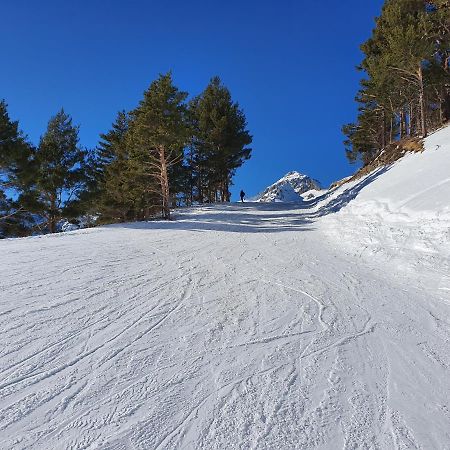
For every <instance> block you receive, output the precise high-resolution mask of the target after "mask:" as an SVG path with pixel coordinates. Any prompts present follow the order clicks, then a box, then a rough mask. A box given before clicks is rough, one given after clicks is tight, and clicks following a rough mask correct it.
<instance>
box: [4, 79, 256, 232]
mask: <svg viewBox="0 0 450 450" xmlns="http://www.w3.org/2000/svg"><path fill="white" fill-rule="evenodd" d="M251 142H252V136H251V135H250V133H249V131H248V129H247V121H246V118H245V115H244V112H243V111H242V109H241V108H240V107H239V104H238V103H237V102H235V101H233V99H232V97H231V94H230V91H229V90H228V88H227V87H226V86H224V85H223V83H222V82H221V80H220V79H219V78H218V77H214V78H212V79H211V81H210V83H209V84H208V86H207V87H206V89H205V90H204V91H203V92H202V93H201V94H200V95H198V96H196V97H194V98H191V99H188V93H187V92H183V91H181V90H179V89H178V88H177V87H176V86H175V85H174V83H173V79H172V75H171V73H167V74H163V75H160V76H159V77H158V78H157V79H156V80H155V81H153V82H152V83H151V84H150V86H149V88H148V89H147V90H146V91H145V92H144V95H143V98H142V99H141V101H140V102H139V104H138V105H137V106H136V108H134V109H133V110H131V111H120V112H118V114H117V117H116V119H115V121H114V123H113V124H112V127H111V129H110V130H109V131H108V132H106V133H103V134H101V135H100V142H99V144H98V145H97V147H96V148H95V149H91V150H87V149H84V148H82V147H81V146H80V143H79V126H77V125H75V124H74V123H73V120H72V118H71V116H70V115H69V114H67V113H66V112H65V111H64V110H63V109H62V110H61V111H59V112H58V113H57V114H56V115H55V116H54V117H52V118H51V119H50V120H49V122H48V126H47V129H46V131H45V132H44V134H43V135H42V136H41V138H40V141H39V144H38V145H37V146H34V145H33V144H32V143H31V142H30V141H29V139H28V138H27V136H26V135H25V134H24V133H23V132H22V131H21V130H20V128H19V124H18V122H17V121H13V120H12V119H11V118H10V117H9V114H8V109H7V104H6V102H5V101H1V102H0V237H7V236H26V235H29V234H32V233H45V232H55V231H57V229H58V223H59V222H60V220H61V219H62V218H66V219H73V220H75V219H76V218H79V217H81V216H86V217H94V218H95V221H96V223H113V222H121V221H133V220H146V219H149V218H151V217H155V216H160V217H162V218H164V219H170V218H171V209H172V208H174V207H176V206H181V205H192V204H194V203H212V202H218V201H220V202H228V201H230V191H229V190H230V186H231V185H232V179H233V176H234V174H235V172H236V170H237V169H238V168H239V167H240V166H242V164H243V163H244V162H245V161H246V160H248V159H249V158H250V156H251V148H250V147H249V145H250V144H251Z"/></svg>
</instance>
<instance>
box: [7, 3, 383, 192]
mask: <svg viewBox="0 0 450 450" xmlns="http://www.w3.org/2000/svg"><path fill="white" fill-rule="evenodd" d="M382 3H383V2H382V0H370V1H367V0H364V1H362V0H347V1H345V2H338V1H334V0H328V1H327V0H325V1H321V2H319V1H304V0H297V1H294V0H292V1H287V0H281V1H274V0H272V1H265V0H250V1H245V0H240V1H238V0H226V1H225V0H223V1H220V2H219V1H206V0H203V1H198V0H189V1H188V0H172V1H152V0H127V1H123V0H120V1H119V0H79V1H77V2H65V1H50V0H41V1H29V0H2V5H1V10H0V14H1V18H2V26H1V27H0V42H1V43H2V45H1V47H2V56H1V58H2V68H1V70H0V88H1V89H0V98H5V99H6V101H7V103H8V104H9V111H10V114H11V116H12V117H13V118H14V119H18V120H19V121H20V125H21V128H22V129H23V130H24V131H25V132H26V133H27V134H28V136H29V137H30V139H31V140H32V141H33V142H35V143H36V142H37V141H38V139H39V136H40V135H41V134H42V133H43V131H44V130H45V127H46V124H47V121H48V119H49V117H50V116H51V115H53V114H55V112H56V111H58V110H59V109H60V108H61V107H62V106H63V107H64V108H65V110H66V111H67V112H68V113H70V114H71V115H72V116H73V118H74V121H75V123H77V124H80V125H81V132H80V138H81V144H82V145H83V146H85V147H94V146H95V145H96V143H97V142H98V135H99V133H100V132H104V131H107V130H108V129H109V127H110V125H111V123H112V121H113V120H114V118H115V115H116V112H117V111H118V110H120V109H123V108H125V109H131V108H133V107H135V106H136V104H137V102H138V101H139V99H140V98H141V96H142V93H143V91H144V90H145V89H146V88H147V87H148V85H149V84H150V82H151V81H152V80H153V79H154V78H156V77H157V76H158V74H159V73H164V72H167V71H168V70H172V71H173V75H174V79H175V82H176V83H177V85H178V86H179V88H181V89H183V90H186V91H188V92H189V93H190V94H191V95H197V94H198V93H200V92H201V91H202V89H203V88H204V87H205V86H206V84H207V83H208V81H209V79H210V78H211V77H212V76H213V75H219V76H220V77H221V78H222V80H223V82H224V83H225V84H226V85H227V86H228V87H229V88H230V90H231V92H232V95H233V97H234V99H235V100H237V101H238V102H239V104H240V105H241V107H242V108H243V109H244V111H245V113H246V116H247V119H248V126H249V129H250V131H251V133H252V134H253V136H254V142H253V149H254V150H253V157H252V159H251V160H250V161H249V162H247V163H246V165H245V166H244V167H243V168H241V169H240V170H239V171H238V173H237V176H236V177H235V186H234V188H233V194H234V198H236V192H238V191H239V190H240V189H241V188H242V189H244V190H245V191H246V193H247V194H248V195H253V194H255V193H257V192H259V191H260V190H261V189H263V188H264V187H266V186H267V185H269V184H271V183H272V182H274V181H276V180H277V179H278V178H280V177H281V176H283V175H284V174H285V173H286V172H288V171H290V170H299V171H301V172H303V173H306V174H308V175H310V176H312V177H314V178H317V179H319V180H320V181H321V182H322V183H323V184H324V185H328V184H329V183H330V182H332V181H334V180H336V179H339V178H342V177H344V176H346V175H348V174H350V173H351V172H352V171H353V170H354V167H351V166H350V165H349V164H348V163H347V161H346V159H345V153H344V148H343V144H342V140H343V137H342V135H341V132H340V128H341V125H342V124H343V123H346V122H349V121H352V120H353V119H354V116H355V112H356V106H355V104H354V101H353V99H354V96H355V93H356V90H357V88H358V80H359V78H360V76H361V74H359V73H358V72H357V71H356V70H355V66H356V65H357V64H358V63H359V62H360V60H361V53H360V51H359V45H360V43H361V42H363V41H364V40H365V39H367V37H368V36H369V35H370V33H371V30H372V28H373V24H374V22H373V20H374V17H375V16H376V15H378V14H379V12H380V10H381V5H382Z"/></svg>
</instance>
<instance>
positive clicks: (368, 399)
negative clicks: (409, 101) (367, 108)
mask: <svg viewBox="0 0 450 450" xmlns="http://www.w3.org/2000/svg"><path fill="white" fill-rule="evenodd" d="M449 132H450V130H449V129H446V130H443V131H441V132H439V133H437V134H435V135H434V136H431V137H430V138H429V139H428V140H427V143H426V146H427V148H428V150H427V151H426V152H425V153H424V154H422V155H410V156H407V157H406V158H405V159H403V160H401V161H399V162H397V163H396V164H395V165H394V166H393V167H391V168H390V169H389V170H387V171H386V170H385V171H380V172H377V173H374V174H372V175H371V176H369V177H368V178H366V179H364V180H359V181H358V182H354V183H351V184H347V185H346V186H342V187H340V188H338V189H336V190H334V191H330V192H328V193H326V194H323V195H322V196H321V197H318V198H316V199H313V200H311V201H309V202H306V201H305V202H304V203H302V204H294V203H290V204H283V203H244V204H237V205H217V206H208V207H203V208H193V209H190V210H185V211H183V212H180V213H178V220H177V221H174V222H170V223H163V222H152V223H135V224H124V225H115V226H109V227H99V228H95V229H88V230H80V231H75V232H69V233H66V234H59V235H53V236H43V237H33V238H26V239H15V240H5V241H0V254H1V258H0V273H1V278H0V333H1V342H2V344H3V345H2V347H1V348H0V374H1V376H0V448H2V449H30V448H33V449H69V448H77V449H82V448H103V449H128V448H130V449H131V448H133V449H174V448H183V449H195V448H201V449H208V450H210V449H223V448H227V449H316V448H320V449H336V448H346V449H360V448H361V449H363V448H367V449H369V448H380V449H410V448H421V449H427V450H428V449H448V448H450V427H449V423H450V400H449V399H450V377H449V376H448V374H449V368H450V350H449V342H450V320H449V317H450V278H449V273H450V271H449V267H448V262H449V259H448V242H449V241H448V240H446V241H445V240H443V239H444V236H445V233H446V232H448V229H447V231H446V230H445V227H446V226H447V225H448V222H447V219H448V215H447V213H448V207H449V205H450V196H449V195H446V196H444V194H446V193H448V190H447V189H448V181H446V180H447V178H448V176H449V173H450V170H449V165H448V161H449V159H448V155H449V154H450V148H449V143H450V139H449V137H450V136H449ZM437 145H439V146H440V147H439V148H437V149H436V146H437ZM419 170H421V172H417V171H419ZM416 172H417V174H418V175H416ZM400 179H401V183H400V184H399V182H400ZM432 225H433V226H434V228H433V227H432ZM424 230H428V231H427V232H425V231H424ZM433 242H436V245H435V244H434V243H433Z"/></svg>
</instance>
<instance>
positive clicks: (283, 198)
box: [253, 171, 321, 203]
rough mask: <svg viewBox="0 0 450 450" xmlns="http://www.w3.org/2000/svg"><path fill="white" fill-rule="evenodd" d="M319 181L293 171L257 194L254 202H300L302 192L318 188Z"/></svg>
mask: <svg viewBox="0 0 450 450" xmlns="http://www.w3.org/2000/svg"><path fill="white" fill-rule="evenodd" d="M320 189H321V188H320V183H319V182H318V181H317V180H314V179H312V178H310V177H308V176H307V175H303V174H301V173H299V172H296V171H293V172H289V173H287V174H286V175H285V176H284V177H283V178H280V179H279V180H278V181H277V182H275V183H274V184H272V185H271V186H269V187H268V188H266V189H265V190H264V191H263V192H262V193H261V194H258V195H257V196H256V197H255V198H254V199H253V201H255V202H268V203H270V202H301V201H303V197H302V194H304V193H305V192H308V191H312V190H320Z"/></svg>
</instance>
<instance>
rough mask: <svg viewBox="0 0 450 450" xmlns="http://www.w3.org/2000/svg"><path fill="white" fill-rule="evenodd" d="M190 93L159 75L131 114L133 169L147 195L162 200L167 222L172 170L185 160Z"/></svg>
mask: <svg viewBox="0 0 450 450" xmlns="http://www.w3.org/2000/svg"><path fill="white" fill-rule="evenodd" d="M186 97H187V93H185V92H182V91H180V90H178V88H177V87H175V86H174V84H173V81H172V75H171V73H167V74H165V75H160V76H159V78H158V79H157V80H155V81H154V82H152V83H151V85H150V87H149V89H148V90H147V91H146V92H145V93H144V98H143V99H142V100H141V102H140V103H139V106H138V107H137V108H136V109H135V110H134V111H132V112H131V117H132V121H131V125H130V133H129V145H130V166H131V167H132V168H133V169H134V171H135V172H136V174H137V175H138V179H139V180H140V181H141V185H142V184H143V187H144V188H145V190H146V192H147V193H148V194H149V195H151V194H156V195H158V197H159V201H160V205H161V212H162V216H163V218H164V219H170V206H171V195H173V194H174V192H173V191H172V192H171V189H170V186H171V180H170V179H169V177H170V170H171V168H172V167H173V166H174V165H176V164H179V163H180V162H181V161H182V160H183V150H184V147H185V146H186V144H187V143H188V141H189V136H190V130H189V127H188V124H187V121H186V105H185V100H186Z"/></svg>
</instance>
